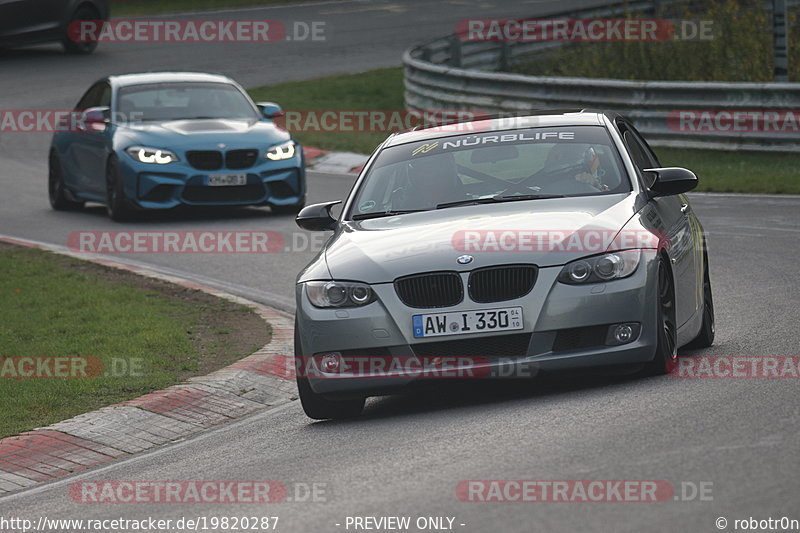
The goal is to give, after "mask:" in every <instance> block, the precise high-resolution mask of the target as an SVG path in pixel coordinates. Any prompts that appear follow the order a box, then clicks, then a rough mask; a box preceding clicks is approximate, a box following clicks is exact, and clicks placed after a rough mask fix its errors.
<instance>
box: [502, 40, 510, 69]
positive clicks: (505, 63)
mask: <svg viewBox="0 0 800 533" xmlns="http://www.w3.org/2000/svg"><path fill="white" fill-rule="evenodd" d="M510 67H511V45H510V44H509V43H508V41H500V70H501V71H503V72H508V71H509V70H510Z"/></svg>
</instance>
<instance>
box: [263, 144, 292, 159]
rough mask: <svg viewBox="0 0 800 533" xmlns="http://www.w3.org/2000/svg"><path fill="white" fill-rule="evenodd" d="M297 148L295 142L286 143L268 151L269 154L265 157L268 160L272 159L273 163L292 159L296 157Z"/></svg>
mask: <svg viewBox="0 0 800 533" xmlns="http://www.w3.org/2000/svg"><path fill="white" fill-rule="evenodd" d="M296 147H297V143H295V142H294V141H286V142H285V143H281V144H276V145H275V146H273V147H271V148H270V149H269V150H267V152H266V153H265V154H264V157H266V158H267V159H271V160H272V161H281V160H282V159H291V158H292V157H294V153H295V150H296Z"/></svg>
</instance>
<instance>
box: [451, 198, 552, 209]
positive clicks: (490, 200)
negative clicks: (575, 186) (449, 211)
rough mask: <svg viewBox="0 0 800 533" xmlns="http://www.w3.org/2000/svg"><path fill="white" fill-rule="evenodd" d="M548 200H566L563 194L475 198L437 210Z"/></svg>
mask: <svg viewBox="0 0 800 533" xmlns="http://www.w3.org/2000/svg"><path fill="white" fill-rule="evenodd" d="M547 198H565V195H563V194H517V195H512V196H499V195H498V196H489V197H488V198H473V199H471V200H458V201H455V202H445V203H443V204H438V205H437V206H436V209H446V208H448V207H456V206H459V205H478V204H495V203H500V202H516V201H519V200H545V199H547Z"/></svg>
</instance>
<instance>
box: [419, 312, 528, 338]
mask: <svg viewBox="0 0 800 533" xmlns="http://www.w3.org/2000/svg"><path fill="white" fill-rule="evenodd" d="M412 318H413V324H414V337H415V338H418V339H419V338H422V337H441V336H444V335H460V334H464V333H486V332H489V331H507V330H514V329H522V308H521V307H502V308H498V309H479V310H474V311H450V312H447V313H428V314H425V315H414V316H413V317H412Z"/></svg>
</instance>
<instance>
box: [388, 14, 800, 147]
mask: <svg viewBox="0 0 800 533" xmlns="http://www.w3.org/2000/svg"><path fill="white" fill-rule="evenodd" d="M665 3H666V2H665V0H661V1H660V2H659V5H658V6H656V5H654V2H618V3H616V4H613V5H609V6H607V7H605V8H600V9H586V10H580V11H571V12H569V13H562V14H560V15H559V16H563V17H568V18H591V17H613V16H615V15H621V14H623V13H624V12H625V10H626V8H627V9H632V10H635V11H639V12H643V13H654V12H655V10H656V9H660V8H662V7H663V5H664V4H665ZM557 46H561V43H557V42H530V43H509V42H477V41H465V40H462V39H461V38H459V36H457V35H455V34H454V35H450V36H447V37H444V38H441V39H437V40H435V41H433V42H430V43H427V44H424V45H421V46H418V47H415V48H412V49H410V50H407V51H406V52H405V54H404V55H403V64H404V70H405V73H404V83H405V102H406V107H407V108H408V109H410V110H417V111H424V110H480V111H482V112H489V113H498V114H510V115H511V114H516V115H518V114H524V113H527V112H531V111H537V110H542V109H548V108H561V109H563V108H585V107H588V108H596V109H607V110H613V111H617V112H619V113H622V114H624V115H626V116H627V117H629V118H630V119H631V120H632V121H633V122H634V124H635V125H636V126H637V128H639V129H640V131H641V132H642V133H643V134H644V135H645V136H646V137H647V139H648V142H650V143H651V144H653V145H655V146H675V147H684V148H710V149H718V150H749V151H767V152H768V151H774V152H800V122H795V123H794V126H792V124H791V123H787V122H785V120H786V119H787V118H789V119H791V118H792V117H794V118H796V119H798V120H800V83H729V82H684V81H627V80H614V79H598V78H570V77H545V76H523V75H518V74H509V73H505V72H495V71H494V69H496V68H498V67H500V68H502V67H506V66H508V65H509V64H510V63H511V62H513V61H514V59H516V58H518V57H519V56H521V55H529V54H531V53H535V52H546V51H547V50H548V49H552V48H553V47H557ZM680 112H684V113H686V112H693V113H695V115H694V119H693V120H683V121H682V120H681V118H682V116H681V115H680ZM703 112H706V113H707V114H706V115H703V114H702V113H703ZM726 112H727V113H730V114H731V118H730V120H729V121H728V122H725V121H721V122H717V123H715V122H714V120H715V119H725V118H726V115H724V113H726ZM734 112H740V113H757V114H759V115H749V116H750V119H751V120H752V119H753V117H756V116H760V117H761V119H763V118H766V119H767V120H769V119H773V120H775V119H777V120H778V122H777V123H773V125H781V126H783V128H782V129H783V131H778V132H775V131H763V130H764V128H753V129H755V130H757V131H742V128H737V131H731V129H730V128H732V127H733V125H734V124H733V116H732V114H733V113H734ZM765 113H766V115H765ZM687 117H691V115H687V114H684V115H683V118H684V119H685V118H687ZM739 117H740V120H741V121H742V122H741V123H740V124H747V123H748V122H747V120H748V115H746V114H745V115H739ZM703 118H707V119H709V120H711V121H712V122H710V128H703V129H704V131H693V128H697V127H699V126H703V125H708V124H709V122H708V121H705V122H704V121H703V120H702V119H703ZM725 125H728V126H730V128H729V129H728V130H721V129H720V128H719V126H723V127H724V126H725ZM709 129H711V130H712V131H708V130H709ZM759 130H760V131H759Z"/></svg>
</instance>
